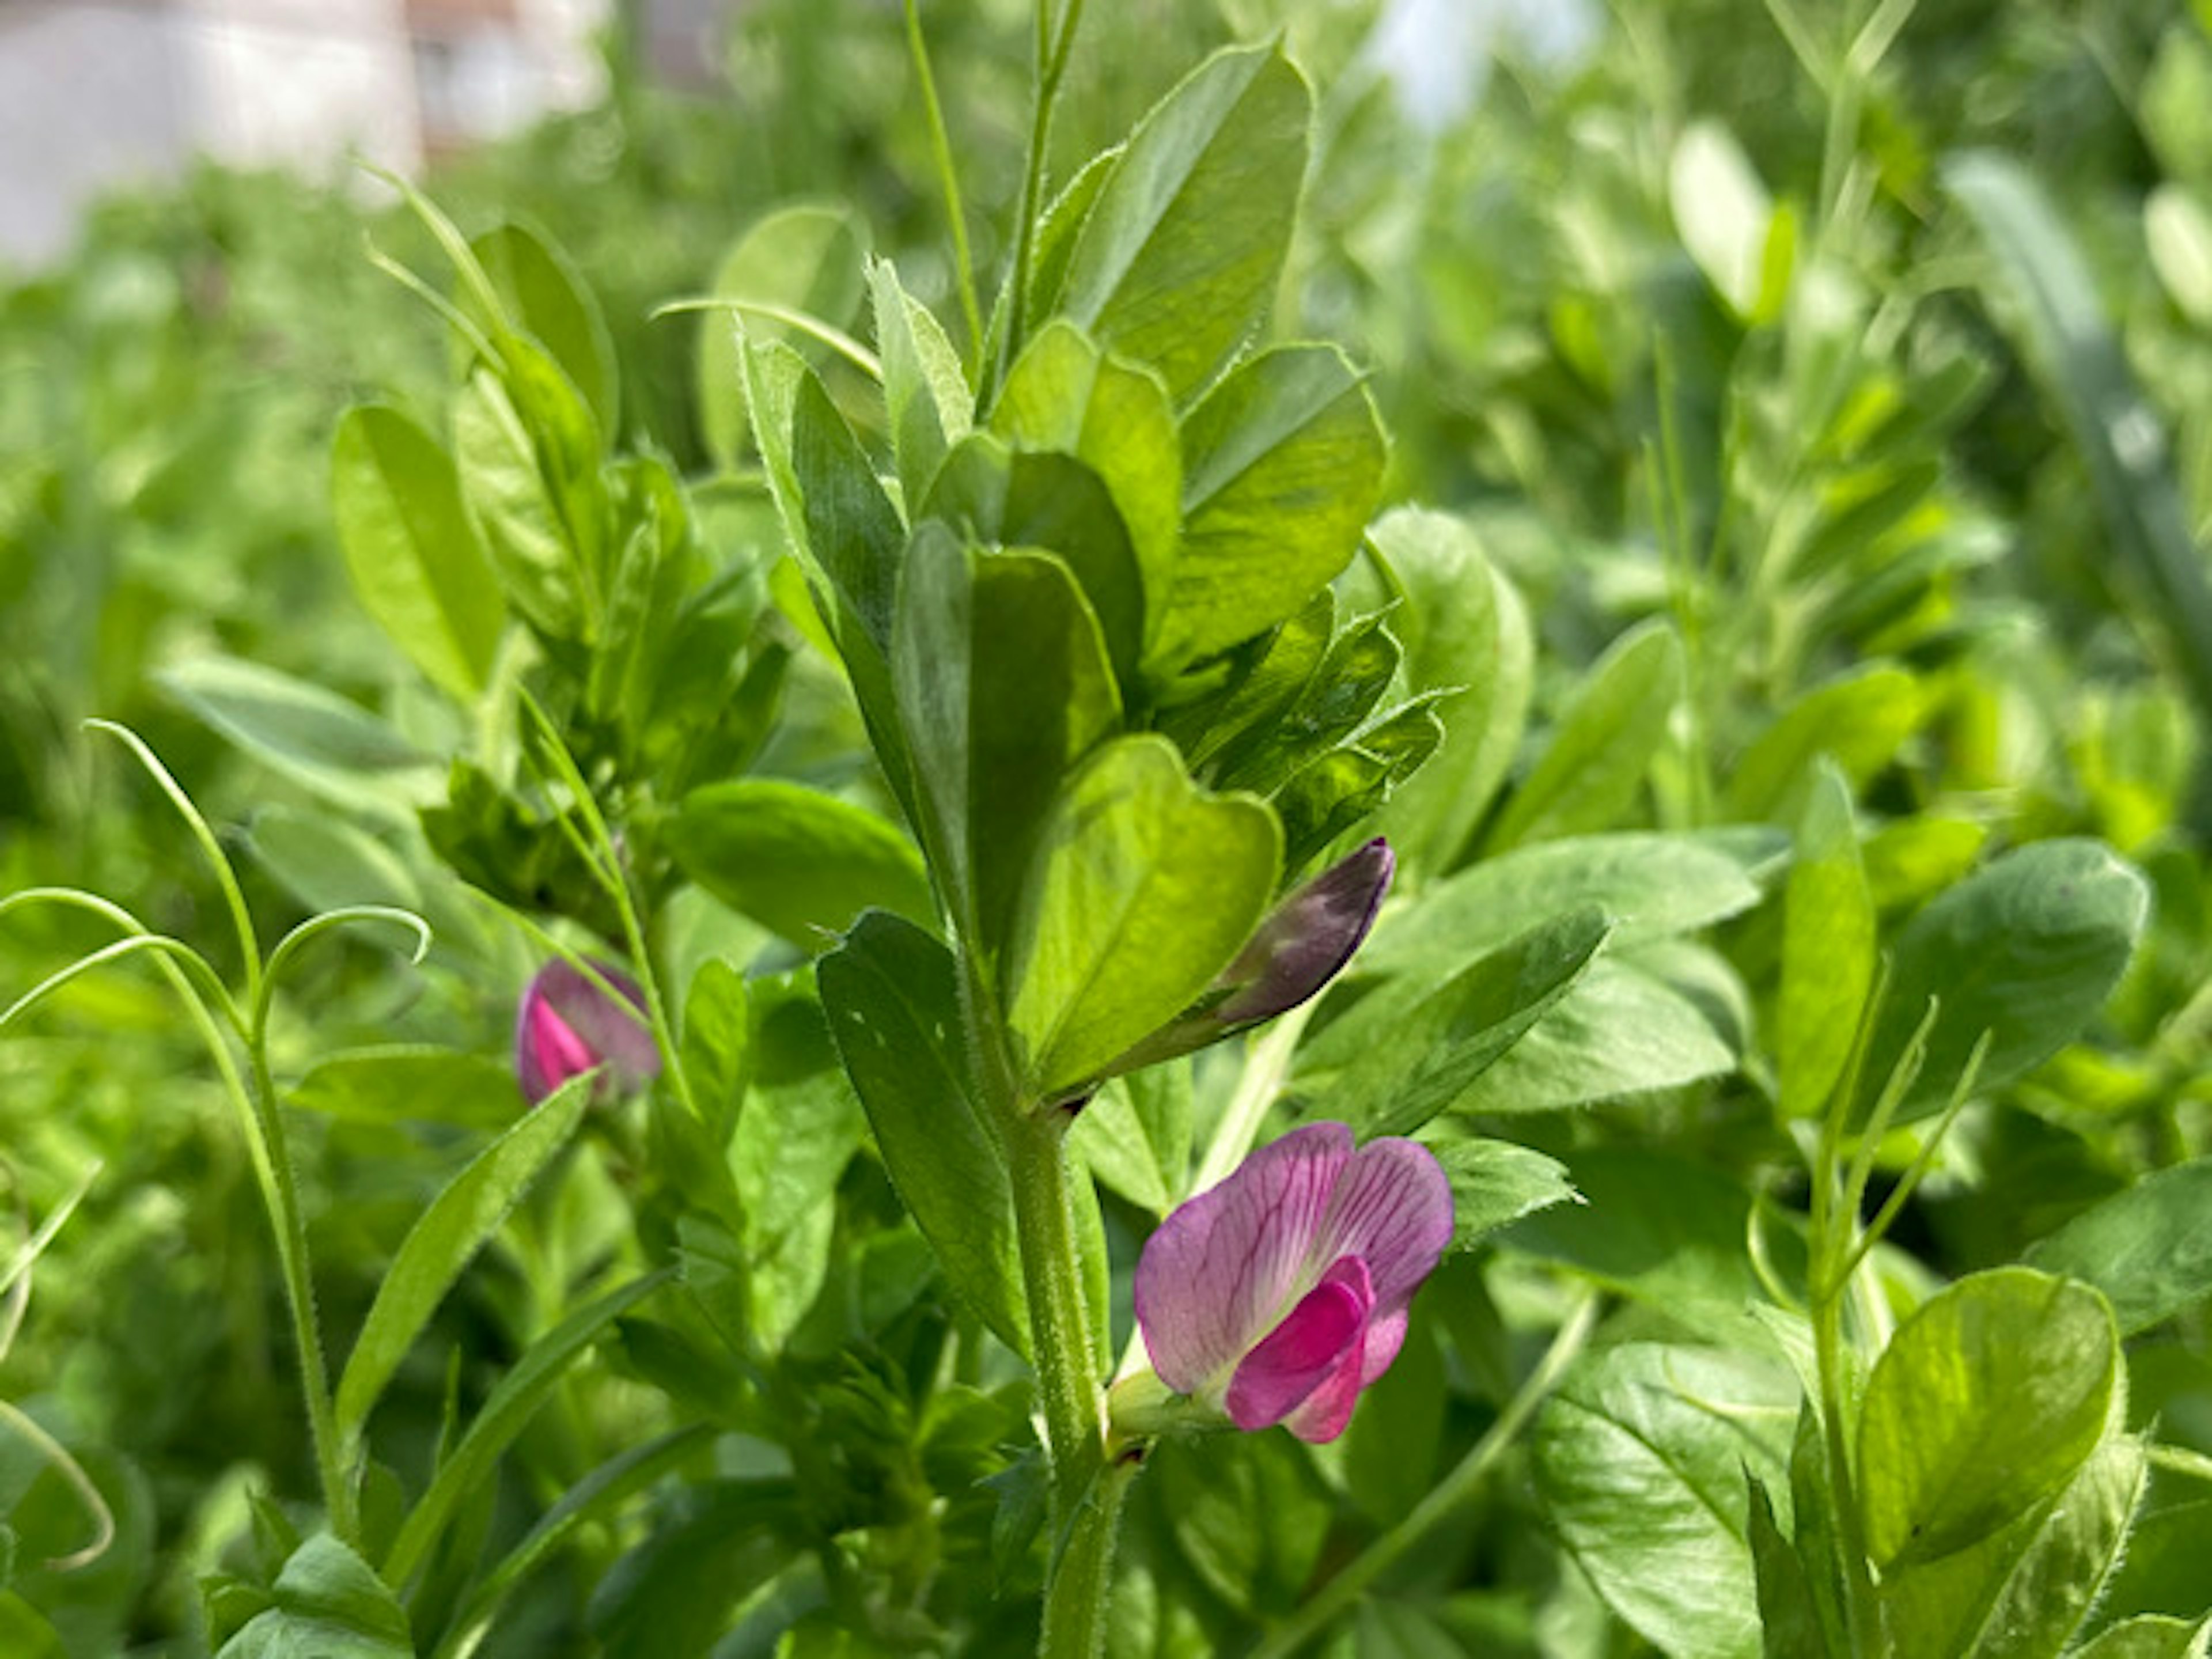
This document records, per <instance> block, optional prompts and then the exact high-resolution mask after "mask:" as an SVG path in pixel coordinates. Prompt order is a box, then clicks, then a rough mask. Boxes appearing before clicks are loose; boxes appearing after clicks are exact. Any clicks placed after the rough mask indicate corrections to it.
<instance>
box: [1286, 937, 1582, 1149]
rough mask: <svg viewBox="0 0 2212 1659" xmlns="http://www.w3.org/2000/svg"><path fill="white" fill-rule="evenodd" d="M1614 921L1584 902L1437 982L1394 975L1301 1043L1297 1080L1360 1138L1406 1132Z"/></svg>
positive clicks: (1564, 986)
mask: <svg viewBox="0 0 2212 1659" xmlns="http://www.w3.org/2000/svg"><path fill="white" fill-rule="evenodd" d="M1610 927H1611V924H1610V923H1609V922H1608V921H1607V919H1606V916H1605V915H1604V913H1603V912H1602V911H1601V910H1598V909H1596V908H1595V907H1591V906H1584V907H1582V908H1578V909H1575V910H1571V911H1570V912H1568V913H1567V914H1566V915H1563V916H1559V917H1556V918H1554V919H1553V920H1552V921H1547V922H1544V923H1541V924H1540V925H1539V926H1537V927H1533V928H1531V929H1530V930H1529V931H1528V933H1524V934H1522V936H1521V937H1520V938H1519V939H1516V940H1514V941H1513V942H1512V943H1511V944H1510V945H1504V946H1502V947H1501V948H1499V949H1498V950H1496V951H1491V952H1489V953H1488V954H1486V955H1485V956H1482V957H1478V958H1477V959H1476V960H1475V961H1474V962H1472V963H1468V965H1467V966H1466V967H1464V968H1462V969H1460V970H1459V971H1458V972H1457V973H1455V974H1454V975H1452V976H1451V977H1450V978H1449V979H1447V980H1444V981H1443V982H1442V983H1441V984H1438V983H1436V982H1434V981H1432V980H1431V978H1430V977H1429V976H1428V975H1424V974H1407V975H1400V976H1399V977H1397V978H1395V979H1394V980H1392V981H1389V983H1387V984H1385V985H1383V986H1382V987H1379V988H1377V989H1376V990H1375V991H1373V992H1371V993H1370V994H1368V995H1367V996H1366V997H1365V998H1364V999H1362V1000H1360V1001H1358V1002H1357V1003H1355V1004H1353V1005H1352V1008H1351V1009H1350V1010H1349V1011H1348V1012H1346V1013H1345V1014H1344V1015H1343V1016H1341V1017H1340V1018H1337V1019H1335V1020H1334V1021H1332V1022H1331V1023H1330V1024H1328V1026H1327V1027H1326V1028H1325V1029H1323V1030H1322V1031H1321V1032H1320V1034H1319V1035H1318V1036H1315V1037H1314V1038H1312V1039H1311V1040H1310V1041H1309V1042H1306V1043H1305V1044H1304V1047H1303V1048H1301V1049H1300V1050H1299V1054H1298V1071H1297V1089H1298V1091H1299V1092H1300V1093H1301V1094H1304V1093H1307V1092H1308V1091H1311V1092H1312V1093H1313V1094H1314V1095H1316V1096H1317V1097H1319V1098H1320V1099H1321V1101H1322V1103H1323V1105H1324V1106H1325V1108H1326V1112H1327V1115H1328V1116H1331V1117H1336V1118H1341V1119H1342V1120H1343V1121H1346V1122H1347V1123H1349V1124H1351V1125H1352V1128H1353V1129H1354V1131H1355V1132H1357V1133H1358V1134H1360V1135H1361V1136H1362V1137H1363V1138H1364V1137H1366V1136H1370V1135H1378V1134H1391V1135H1395V1134H1408V1133H1412V1132H1413V1130H1415V1129H1417V1128H1419V1127H1420V1126H1421V1125H1422V1124H1424V1123H1425V1122H1427V1121H1429V1120H1430V1119H1431V1118H1432V1117H1434V1116H1435V1115H1437V1113H1438V1112H1441V1111H1443V1110H1444V1109H1446V1108H1447V1107H1449V1106H1450V1105H1452V1104H1453V1103H1454V1102H1455V1101H1457V1100H1458V1099H1460V1098H1461V1097H1462V1095H1464V1094H1465V1092H1466V1091H1468V1089H1469V1088H1470V1087H1472V1086H1473V1085H1474V1082H1475V1080H1476V1079H1479V1078H1480V1077H1481V1076H1482V1074H1483V1073H1485V1072H1487V1071H1488V1070H1489V1069H1490V1068H1491V1067H1492V1066H1495V1065H1497V1064H1498V1061H1499V1060H1503V1059H1504V1057H1505V1055H1506V1054H1508V1053H1510V1051H1511V1049H1512V1048H1513V1046H1514V1045H1515V1044H1516V1043H1517V1042H1520V1041H1521V1040H1522V1038H1523V1037H1525V1036H1528V1033H1529V1032H1530V1031H1531V1030H1534V1029H1535V1027H1536V1026H1537V1024H1538V1022H1539V1021H1541V1019H1542V1018H1544V1016H1545V1015H1546V1013H1547V1012H1549V1011H1550V1010H1552V1009H1553V1008H1554V1007H1556V1006H1559V1002H1560V1000H1561V999H1562V998H1563V997H1565V996H1566V995H1567V994H1568V992H1569V991H1570V989H1571V987H1573V985H1574V984H1575V982H1576V981H1577V980H1579V979H1580V978H1581V977H1582V976H1583V973H1584V971H1585V970H1586V969H1589V965H1590V963H1591V959H1592V958H1593V957H1595V956H1596V955H1597V952H1598V948H1599V947H1600V946H1601V945H1603V944H1604V943H1605V940H1606V936H1607V933H1608V932H1609V931H1610Z"/></svg>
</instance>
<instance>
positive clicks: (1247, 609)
mask: <svg viewBox="0 0 2212 1659" xmlns="http://www.w3.org/2000/svg"><path fill="white" fill-rule="evenodd" d="M1383 460H1384V444H1383V423H1382V420H1381V417H1380V416H1377V415H1376V411H1375V402H1374V399H1373V398H1371V397H1370V396H1369V394H1368V392H1367V388H1366V387H1365V386H1364V385H1363V384H1362V383H1361V381H1360V378H1359V375H1358V372H1357V371H1355V370H1354V369H1353V368H1352V364H1351V363H1350V362H1348V361H1347V360H1346V358H1345V356H1344V354H1343V353H1342V352H1340V351H1339V350H1337V349H1336V348H1335V347H1334V346H1317V345H1288V346H1277V347H1274V348H1272V349H1269V350H1267V351H1263V352H1261V353H1260V354H1259V355H1258V356H1255V357H1252V358H1249V359H1248V360H1247V361H1245V362H1241V363H1239V364H1237V367H1236V368H1233V369H1231V371H1230V372H1229V373H1228V374H1225V375H1224V376H1223V377H1222V379H1221V380H1220V382H1219V384H1218V385H1217V386H1215V387H1214V388H1213V389H1212V391H1211V392H1207V393H1206V397H1205V398H1204V399H1203V400H1201V401H1200V403H1199V404H1198V405H1197V406H1196V407H1195V408H1194V409H1193V410H1191V411H1190V412H1189V414H1188V416H1185V417H1184V420H1183V425H1182V512H1183V533H1182V553H1181V555H1180V556H1178V558H1177V559H1176V565H1175V580H1174V585H1173V586H1172V587H1171V588H1170V592H1169V595H1168V599H1167V608H1166V614H1165V615H1164V617H1162V618H1161V619H1160V622H1159V624H1158V629H1157V630H1156V633H1155V637H1154V642H1153V646H1152V653H1151V654H1152V658H1153V659H1155V660H1156V661H1157V662H1158V664H1159V665H1162V666H1163V667H1165V668H1170V669H1172V668H1174V667H1177V666H1180V665H1182V664H1183V663H1186V662H1188V661H1189V660H1190V659H1193V658H1194V657H1202V656H1205V655H1206V654H1207V653H1211V652H1214V651H1218V650H1220V649H1222V648H1223V647H1225V646H1231V645H1234V644H1236V643H1237V641H1239V640H1243V639H1249V638H1250V637H1251V636H1252V635H1255V634H1258V633H1261V632H1263V631H1264V630H1266V629H1270V628H1273V626H1274V625H1275V624H1276V623H1279V622H1282V621H1284V620H1285V619H1286V618H1288V617H1292V616H1295V615H1296V614H1297V611H1299V609H1300V608H1301V607H1302V606H1304V605H1305V604H1306V603H1307V601H1308V600H1309V599H1311V598H1312V597H1313V592H1314V590H1315V589H1316V588H1317V587H1321V586H1324V585H1326V584H1327V583H1328V582H1329V581H1330V580H1332V579H1334V577H1335V575H1336V574H1337V573H1338V572H1339V571H1340V570H1342V569H1343V568H1344V567H1345V566H1346V564H1347V563H1348V562H1350V561H1351V558H1352V555H1353V554H1354V553H1355V552H1357V551H1358V548H1359V536H1360V532H1361V530H1362V528H1363V527H1364V526H1365V525H1366V523H1367V516H1368V514H1369V513H1371V512H1373V511H1374V508H1375V501H1376V495H1377V494H1378V493H1379V491H1380V490H1381V488H1382V483H1383Z"/></svg>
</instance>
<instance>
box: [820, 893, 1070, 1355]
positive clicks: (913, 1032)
mask: <svg viewBox="0 0 2212 1659" xmlns="http://www.w3.org/2000/svg"><path fill="white" fill-rule="evenodd" d="M814 971H815V977H816V980H817V983H818V984H819V985H820V987H821V990H822V1003H823V1008H824V1010H825V1011H826V1012H827V1013H828V1015H829V1031H830V1035H831V1036H832V1037H833V1038H834V1039H835V1041H836V1044H837V1051H838V1053H839V1054H841V1055H842V1057H843V1059H844V1062H845V1070H846V1073H847V1075H848V1076H849V1077H850V1078H851V1079H852V1080H853V1087H854V1091H856V1092H857V1093H858V1094H859V1096H860V1104H861V1106H862V1107H863V1108H865V1109H866V1112H867V1115H868V1122H869V1125H870V1127H872V1128H873V1129H874V1131H875V1136H876V1146H877V1148H878V1150H879V1151H880V1152H882V1154H883V1158H884V1170H886V1172H888V1173H889V1175H890V1178H891V1184H892V1185H893V1186H894V1187H896V1188H897V1189H898V1194H899V1197H900V1198H901V1200H903V1202H904V1203H905V1205H906V1207H907V1211H908V1213H909V1214H910V1215H912V1216H913V1217H914V1218H915V1225H917V1226H918V1227H920V1228H921V1233H922V1237H925V1238H927V1240H928V1241H929V1243H930V1246H931V1248H932V1249H934V1250H935V1251H936V1252H937V1258H938V1261H939V1262H940V1263H942V1264H943V1266H944V1268H945V1279H946V1281H947V1282H948V1283H949V1284H951V1286H952V1288H953V1290H954V1291H956V1292H957V1294H959V1295H960V1296H962V1297H965V1298H966V1299H967V1301H968V1302H969V1304H970V1305H972V1306H973V1307H974V1308H975V1310H976V1311H977V1312H978V1313H979V1314H981V1316H982V1317H983V1319H984V1321H985V1322H987V1324H988V1325H989V1326H990V1327H991V1328H992V1330H993V1331H994V1332H996V1333H997V1334H998V1336H999V1338H1000V1340H1002V1341H1004V1342H1005V1343H1006V1345H1007V1346H1009V1347H1011V1348H1012V1349H1013V1350H1014V1351H1015V1352H1018V1353H1027V1352H1029V1303H1028V1298H1027V1297H1026V1296H1025V1295H1024V1291H1023V1287H1022V1273H1021V1258H1020V1255H1019V1254H1018V1248H1017V1243H1016V1228H1015V1225H1014V1197H1013V1189H1012V1187H1011V1186H1010V1185H1009V1184H1008V1182H1007V1179H1006V1164H1005V1161H1004V1159H1003V1158H1002V1157H1001V1156H1000V1152H999V1148H998V1144H997V1142H996V1141H995V1140H994V1139H993V1137H992V1135H991V1134H990V1133H989V1132H988V1130H987V1129H986V1127H984V1124H983V1121H982V1118H981V1113H980V1109H979V1108H978V1106H977V1103H976V1097H975V1087H974V1084H973V1081H972V1079H971V1078H970V1076H969V1069H968V1065H969V1061H968V1044H967V1038H966V1036H965V1035H964V1032H965V1028H964V1026H963V1024H962V1021H961V1017H960V985H959V975H958V969H957V966H956V964H955V963H954V962H953V959H952V957H951V952H949V951H946V950H945V947H944V946H943V945H939V943H938V942H937V941H936V940H935V939H932V938H930V937H929V935H928V934H927V933H923V932H922V931H921V929H920V928H918V927H914V926H913V925H912V924H910V923H908V922H905V921H900V920H899V919H898V918H897V917H896V916H889V915H882V914H881V913H875V914H871V915H866V916H863V917H861V918H860V924H859V925H858V926H857V927H854V929H853V931H852V932H851V933H849V934H848V935H847V936H846V939H845V941H844V943H843V944H842V945H839V946H838V947H837V949H836V950H835V951H830V952H829V954H828V955H827V956H825V957H822V959H821V960H820V961H819V962H817V963H816V964H815V969H814Z"/></svg>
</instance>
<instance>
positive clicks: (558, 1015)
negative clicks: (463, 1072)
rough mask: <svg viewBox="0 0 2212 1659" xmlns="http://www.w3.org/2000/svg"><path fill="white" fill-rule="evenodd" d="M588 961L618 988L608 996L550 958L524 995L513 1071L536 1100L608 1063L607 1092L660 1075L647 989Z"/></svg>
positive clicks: (604, 1082)
mask: <svg viewBox="0 0 2212 1659" xmlns="http://www.w3.org/2000/svg"><path fill="white" fill-rule="evenodd" d="M592 967H593V968H594V969H597V970H598V971H599V975H600V976H601V977H602V978H604V979H605V981H607V983H608V984H610V985H611V986H613V987H615V989H617V991H619V992H621V993H622V996H621V997H620V998H619V999H617V998H613V997H610V996H608V995H607V994H606V993H605V992H604V991H602V990H601V989H600V988H599V987H598V986H596V985H594V984H593V983H592V981H590V980H588V979H586V978H585V976H584V975H583V973H582V972H581V971H580V969H575V968H573V967H571V966H570V965H569V964H568V963H566V962H557V961H556V962H549V963H546V964H545V966H544V967H543V968H541V969H538V976H537V977H536V978H535V979H532V981H530V985H529V987H528V988H527V989H526V990H525V991H524V992H523V994H522V1006H521V1007H520V1009H519V1010H517V1012H516V1013H515V1018H514V1074H515V1076H516V1078H517V1079H520V1082H521V1084H522V1092H523V1093H524V1095H526V1097H528V1098H529V1101H530V1103H531V1104H532V1105H533V1106H535V1105H537V1104H538V1103H539V1102H541V1101H543V1100H544V1098H545V1097H546V1096H548V1095H550V1094H551V1093H552V1092H553V1091H555V1090H556V1089H557V1088H559V1087H560V1086H561V1085H562V1084H564V1083H566V1082H567V1081H568V1079H570V1078H573V1077H580V1076H581V1075H582V1074H583V1073H586V1072H588V1071H591V1070H592V1069H593V1068H594V1067H596V1066H605V1068H606V1070H605V1073H603V1074H602V1076H601V1078H600V1080H599V1090H600V1091H601V1092H602V1093H603V1094H604V1093H605V1092H609V1091H624V1092H627V1091H629V1090H633V1089H635V1088H637V1087H638V1086H640V1085H642V1084H644V1083H645V1082H647V1080H648V1079H653V1078H656V1077H658V1076H659V1075H660V1050H659V1047H658V1046H657V1045H656V1044H655V1043H654V1042H653V1032H652V1030H651V1029H650V1028H649V1027H648V1026H647V1024H646V1022H645V1018H644V1013H645V993H644V992H643V991H641V990H640V989H639V988H638V985H637V981H635V980H633V979H632V978H630V976H629V975H627V974H625V973H623V971H622V970H621V969H618V968H611V967H609V966H608V965H607V964H606V963H603V962H594V963H592Z"/></svg>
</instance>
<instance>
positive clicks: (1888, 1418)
mask: <svg viewBox="0 0 2212 1659" xmlns="http://www.w3.org/2000/svg"><path fill="white" fill-rule="evenodd" d="M2118 1375H2119V1339H2118V1334H2117V1333H2116V1332H2115V1330H2114V1329H2113V1326H2112V1310H2111V1309H2109V1308H2108V1307H2106V1304H2105V1299H2104V1298H2103V1297H2100V1296H2099V1295H2098V1294H2097V1293H2096V1292H2095V1291H2092V1290H2088V1289H2086V1288H2085V1287H2083V1286H2081V1285H2074V1284H2069V1282H2068V1281H2066V1280H2064V1279H2053V1278H2051V1276H2050V1275H2049V1274H2047V1273H2036V1272H2033V1270H2031V1269H2029V1268H2026V1267H2004V1268H2000V1269H1998V1270H1996V1271H1995V1272H1993V1273H1976V1274H1974V1275H1972V1277H1970V1278H1966V1279H1960V1281H1959V1282H1958V1283H1957V1284H1955V1285H1951V1286H1949V1287H1948V1288H1947V1289H1945V1290H1944V1291H1941V1292H1939V1293H1938V1294H1936V1296H1933V1297H1929V1299H1928V1300H1927V1301H1926V1302H1925V1303H1923V1304H1921V1306H1920V1307H1919V1308H1918V1309H1917V1310H1915V1312H1914V1313H1913V1315H1912V1316H1911V1318H1910V1319H1908V1320H1906V1321H1905V1323H1904V1324H1903V1325H1901V1326H1899V1328H1898V1331H1897V1334H1896V1335H1895V1336H1894V1337H1893V1338H1892V1339H1891V1340H1890V1345H1889V1346H1888V1348H1887V1350H1886V1351H1885V1352H1883V1354H1882V1357H1881V1361H1880V1362H1879V1363H1878V1364H1876V1365H1875V1369H1874V1374H1873V1376H1871V1377H1869V1379H1868V1382H1867V1391H1866V1398H1865V1401H1864V1403H1863V1406H1862V1408H1861V1412H1860V1417H1859V1429H1858V1462H1859V1471H1860V1487H1859V1492H1860V1502H1861V1506H1862V1508H1863V1511H1864V1518H1865V1530H1866V1541H1867V1553H1869V1555H1870V1556H1871V1557H1872V1558H1873V1559H1874V1562H1875V1565H1876V1566H1878V1567H1880V1568H1881V1570H1882V1571H1883V1573H1884V1574H1885V1576H1887V1575H1888V1574H1889V1573H1890V1572H1891V1571H1893V1570H1899V1571H1901V1570H1902V1569H1904V1568H1905V1567H1909V1566H1912V1565H1917V1564H1918V1563H1921V1562H1927V1561H1933V1560H1936V1559H1939V1558H1941V1557H1942V1556H1945V1555H1948V1554H1950V1553H1952V1552H1953V1551H1955V1550H1962V1549H1966V1548H1967V1547H1970V1546H1972V1545H1974V1544H1978V1543H1979V1542H1981V1541H1983V1540H1984V1539H1985V1538H1987V1537H1989V1536H1990V1534H1993V1533H1995V1532H1996V1531H1998V1530H1999V1529H2000V1528H2003V1527H2004V1526H2005V1525H2007V1524H2008V1523H2009V1522H2012V1521H2013V1520H2014V1519H2015V1518H2016V1517H2017V1516H2020V1515H2021V1513H2023V1512H2024V1511H2026V1510H2028V1509H2030V1508H2031V1507H2033V1505H2034V1504H2037V1503H2039V1501H2041V1500H2042V1499H2043V1498H2046V1497H2048V1496H2049V1495H2050V1494H2051V1492H2055V1491H2056V1490H2057V1488H2058V1487H2059V1486H2062V1485H2063V1484H2064V1483H2065V1482H2066V1481H2067V1480H2069V1479H2071V1478H2072V1476H2073V1475H2074V1473H2075V1471H2076V1470H2077V1469H2079V1468H2081V1464H2082V1462H2083V1461H2084V1460H2085V1459H2087V1456H2088V1455H2089V1454H2090V1452H2091V1451H2092V1450H2093V1449H2094V1448H2095V1447H2096V1445H2097V1443H2098V1441H2099V1440H2100V1438H2101V1437H2102V1435H2103V1433H2104V1429H2105V1419H2106V1412H2107V1410H2108V1409H2109V1408H2110V1407H2111V1405H2112V1392H2113V1389H2114V1388H2115V1387H2116V1386H2117V1379H2118Z"/></svg>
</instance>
